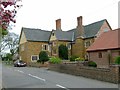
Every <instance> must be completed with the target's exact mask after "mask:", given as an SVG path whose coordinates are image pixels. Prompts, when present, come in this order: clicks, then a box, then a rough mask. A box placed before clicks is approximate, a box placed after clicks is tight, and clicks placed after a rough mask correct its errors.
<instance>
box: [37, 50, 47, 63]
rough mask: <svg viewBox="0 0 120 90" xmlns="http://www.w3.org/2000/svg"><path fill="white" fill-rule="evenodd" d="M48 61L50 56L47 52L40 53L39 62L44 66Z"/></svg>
mask: <svg viewBox="0 0 120 90" xmlns="http://www.w3.org/2000/svg"><path fill="white" fill-rule="evenodd" d="M48 60H49V57H48V54H47V53H46V52H45V51H41V52H40V53H39V60H38V62H42V64H44V62H45V61H48Z"/></svg>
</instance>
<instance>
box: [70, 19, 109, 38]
mask: <svg viewBox="0 0 120 90" xmlns="http://www.w3.org/2000/svg"><path fill="white" fill-rule="evenodd" d="M105 21H107V20H106V19H104V20H101V21H97V22H94V23H92V24H89V25H85V26H83V27H84V36H83V37H84V38H91V37H95V36H96V34H97V33H98V31H99V30H100V28H101V26H102V25H103V23H104V22H105ZM68 32H74V33H75V38H76V37H78V35H77V28H74V29H72V30H69V31H68Z"/></svg>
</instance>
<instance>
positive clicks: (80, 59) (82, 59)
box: [75, 57, 85, 61]
mask: <svg viewBox="0 0 120 90" xmlns="http://www.w3.org/2000/svg"><path fill="white" fill-rule="evenodd" d="M75 61H85V59H84V58H80V57H78V58H76V59H75Z"/></svg>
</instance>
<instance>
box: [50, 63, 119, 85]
mask: <svg viewBox="0 0 120 90" xmlns="http://www.w3.org/2000/svg"><path fill="white" fill-rule="evenodd" d="M49 69H50V70H53V71H57V72H62V73H68V74H72V75H77V76H84V77H87V78H92V79H97V80H101V81H107V82H112V83H119V82H120V74H119V70H120V66H110V68H109V69H100V68H92V67H87V66H83V65H78V64H51V65H49Z"/></svg>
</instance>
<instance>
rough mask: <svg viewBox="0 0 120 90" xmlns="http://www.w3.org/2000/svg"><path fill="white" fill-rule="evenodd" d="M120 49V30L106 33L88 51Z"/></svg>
mask: <svg viewBox="0 0 120 90" xmlns="http://www.w3.org/2000/svg"><path fill="white" fill-rule="evenodd" d="M117 48H120V29H116V30H111V31H108V32H104V33H103V34H101V35H100V37H98V38H97V39H96V40H95V42H94V43H93V44H92V45H91V46H90V47H89V48H88V49H87V51H97V50H106V49H107V50H109V49H117Z"/></svg>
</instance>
